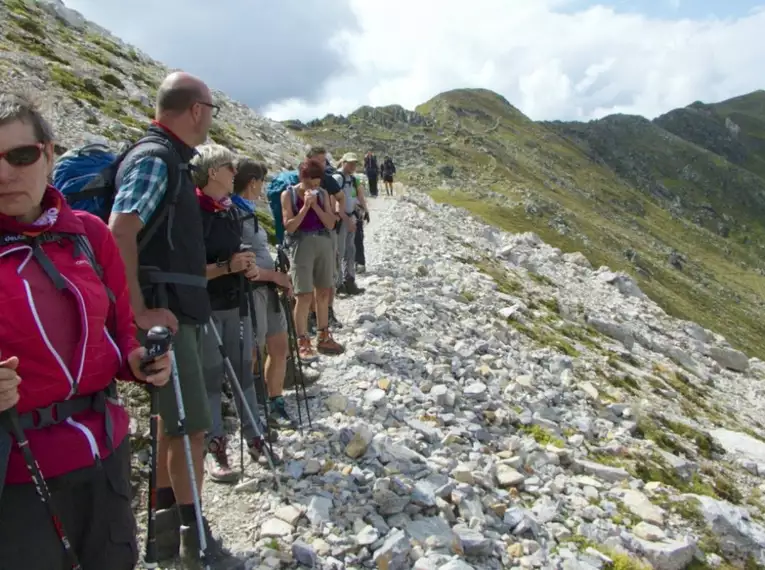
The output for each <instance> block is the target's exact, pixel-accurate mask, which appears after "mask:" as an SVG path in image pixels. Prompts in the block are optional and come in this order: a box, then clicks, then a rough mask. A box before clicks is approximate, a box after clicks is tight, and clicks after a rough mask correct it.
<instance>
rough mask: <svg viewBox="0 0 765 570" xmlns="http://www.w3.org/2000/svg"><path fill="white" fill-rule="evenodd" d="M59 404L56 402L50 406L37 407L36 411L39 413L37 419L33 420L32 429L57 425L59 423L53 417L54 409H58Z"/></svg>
mask: <svg viewBox="0 0 765 570" xmlns="http://www.w3.org/2000/svg"><path fill="white" fill-rule="evenodd" d="M56 406H57V404H56V403H55V402H54V403H53V404H51V405H50V406H46V407H44V408H36V409H35V410H34V412H36V413H37V419H36V420H33V422H32V429H42V428H46V427H50V426H52V425H56V424H57V423H59V422H58V421H57V420H56V418H55V417H53V410H54V409H56Z"/></svg>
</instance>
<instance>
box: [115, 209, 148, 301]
mask: <svg viewBox="0 0 765 570" xmlns="http://www.w3.org/2000/svg"><path fill="white" fill-rule="evenodd" d="M109 229H111V231H112V235H113V236H114V241H116V242H117V247H118V248H119V250H120V255H122V261H123V263H124V264H125V274H126V275H127V283H128V289H129V290H130V306H131V307H132V308H133V313H135V314H136V315H141V314H142V313H144V312H145V311H146V303H145V302H144V300H143V292H142V291H141V284H140V283H139V282H138V232H140V231H141V230H142V229H143V222H142V221H141V218H140V217H138V214H137V213H135V212H130V213H129V214H119V213H113V214H112V216H111V219H110V220H109Z"/></svg>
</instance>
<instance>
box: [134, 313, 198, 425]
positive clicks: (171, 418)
mask: <svg viewBox="0 0 765 570" xmlns="http://www.w3.org/2000/svg"><path fill="white" fill-rule="evenodd" d="M145 336H146V333H145V332H144V331H139V332H138V340H139V341H140V342H141V343H143V341H144V338H145ZM173 352H174V353H175V362H176V364H177V366H178V380H179V382H180V385H181V395H182V397H183V407H184V411H185V412H186V432H187V433H188V434H189V435H191V434H195V433H200V432H207V431H208V430H209V429H210V426H211V424H212V419H211V417H210V405H209V403H208V401H207V391H206V389H205V380H204V375H203V374H202V361H201V356H200V355H201V354H202V327H199V326H195V325H179V326H178V332H177V333H176V334H175V337H173ZM159 416H160V417H161V418H162V422H163V424H164V428H165V434H166V435H169V436H179V435H181V433H180V431H179V429H178V404H177V403H176V399H175V391H174V390H173V380H172V378H171V379H170V381H169V382H168V383H167V384H165V385H164V386H162V387H161V388H160V389H159Z"/></svg>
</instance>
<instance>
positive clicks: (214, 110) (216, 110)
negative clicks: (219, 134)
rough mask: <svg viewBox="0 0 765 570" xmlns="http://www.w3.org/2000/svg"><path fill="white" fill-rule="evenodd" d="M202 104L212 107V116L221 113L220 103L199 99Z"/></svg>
mask: <svg viewBox="0 0 765 570" xmlns="http://www.w3.org/2000/svg"><path fill="white" fill-rule="evenodd" d="M197 103H199V104H200V105H204V106H205V107H210V109H212V116H213V117H217V116H218V113H220V105H214V104H213V103H208V102H207V101H197Z"/></svg>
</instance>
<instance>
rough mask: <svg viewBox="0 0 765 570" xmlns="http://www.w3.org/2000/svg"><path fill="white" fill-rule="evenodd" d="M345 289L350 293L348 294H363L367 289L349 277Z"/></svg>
mask: <svg viewBox="0 0 765 570" xmlns="http://www.w3.org/2000/svg"><path fill="white" fill-rule="evenodd" d="M345 291H346V292H347V293H348V295H361V294H362V293H363V292H364V291H365V289H362V288H361V287H359V286H358V285H356V281H354V280H353V279H349V280H348V281H346V282H345Z"/></svg>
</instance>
